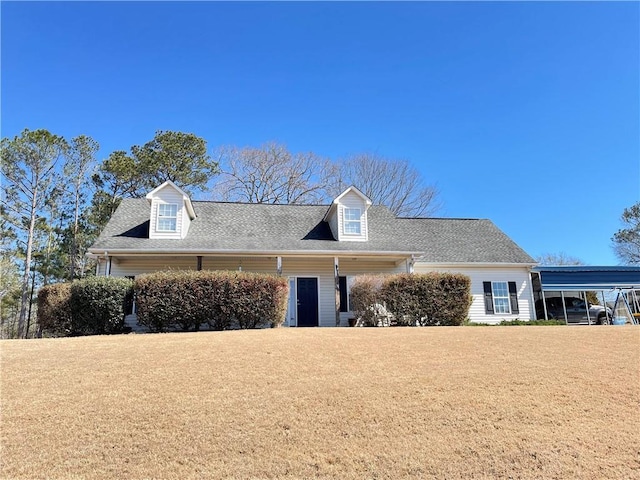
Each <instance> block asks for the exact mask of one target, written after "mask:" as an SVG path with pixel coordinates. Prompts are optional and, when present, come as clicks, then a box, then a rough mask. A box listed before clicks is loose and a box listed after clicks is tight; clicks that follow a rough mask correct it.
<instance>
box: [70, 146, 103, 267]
mask: <svg viewBox="0 0 640 480" xmlns="http://www.w3.org/2000/svg"><path fill="white" fill-rule="evenodd" d="M99 149H100V145H99V144H98V142H96V141H95V140H94V139H92V138H91V137H88V136H86V135H79V136H77V137H75V138H72V139H71V144H70V145H69V149H68V151H67V155H66V156H67V160H66V163H65V167H64V174H65V176H66V177H67V178H68V179H69V184H68V188H69V190H70V193H71V195H72V198H73V205H72V207H73V213H72V215H73V224H72V225H71V245H70V252H69V278H70V279H73V278H75V277H76V275H77V273H78V272H77V269H78V264H79V263H82V260H83V257H84V253H85V252H81V251H80V248H79V241H78V237H79V227H80V209H81V207H82V205H83V202H84V195H85V193H84V192H85V190H86V186H87V185H88V183H89V177H90V175H89V173H90V172H91V171H92V169H93V168H94V165H95V159H96V153H98V150H99Z"/></svg>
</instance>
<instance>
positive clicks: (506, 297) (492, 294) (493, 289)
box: [491, 281, 511, 315]
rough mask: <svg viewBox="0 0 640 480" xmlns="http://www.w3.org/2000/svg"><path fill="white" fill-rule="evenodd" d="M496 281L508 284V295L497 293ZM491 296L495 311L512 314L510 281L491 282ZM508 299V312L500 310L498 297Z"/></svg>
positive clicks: (498, 313)
mask: <svg viewBox="0 0 640 480" xmlns="http://www.w3.org/2000/svg"><path fill="white" fill-rule="evenodd" d="M496 283H503V284H504V285H505V286H506V290H507V294H506V296H498V295H496V289H495V286H496ZM491 297H492V300H493V313H494V314H496V315H511V295H510V294H509V282H503V281H498V282H491ZM498 298H500V299H506V300H507V310H508V311H506V312H499V311H498V305H497V304H496V299H498Z"/></svg>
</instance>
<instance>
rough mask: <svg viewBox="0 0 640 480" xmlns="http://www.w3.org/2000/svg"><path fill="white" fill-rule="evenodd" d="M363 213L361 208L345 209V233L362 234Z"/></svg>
mask: <svg viewBox="0 0 640 480" xmlns="http://www.w3.org/2000/svg"><path fill="white" fill-rule="evenodd" d="M361 215H362V213H361V211H360V209H359V208H349V207H345V209H344V233H345V234H349V235H360V234H361V233H362V221H361V219H360V217H361Z"/></svg>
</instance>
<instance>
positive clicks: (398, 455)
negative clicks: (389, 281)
mask: <svg viewBox="0 0 640 480" xmlns="http://www.w3.org/2000/svg"><path fill="white" fill-rule="evenodd" d="M0 348H1V373H2V378H1V387H2V390H1V395H0V399H1V408H2V417H1V421H2V424H1V429H2V431H1V447H2V450H1V451H0V455H1V467H0V476H1V477H2V478H7V479H13V478H21V479H38V478H53V479H75V478H83V479H84V478H87V479H94V478H95V479H110V478H122V479H128V478H131V479H142V478H158V479H165V478H166V479H188V478H193V479H195V478H443V479H444V478H450V479H457V478H544V479H547V478H581V479H601V478H620V479H630V478H640V433H639V432H640V328H637V327H632V326H626V327H624V326H623V327H490V328H471V327H457V328H445V327H437V328H380V329H374V328H351V329H348V328H339V329H335V328H334V329H284V328H282V329H274V330H262V331H235V332H202V333H184V334H158V335H127V336H103V337H85V338H70V339H45V340H28V341H2V342H1V343H0Z"/></svg>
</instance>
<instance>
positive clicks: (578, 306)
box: [536, 297, 613, 325]
mask: <svg viewBox="0 0 640 480" xmlns="http://www.w3.org/2000/svg"><path fill="white" fill-rule="evenodd" d="M545 303H546V305H547V318H549V319H555V320H565V321H566V322H567V323H574V324H575V323H593V324H596V325H609V324H610V323H611V319H612V317H613V311H612V310H611V309H610V308H609V307H607V308H606V310H605V307H603V306H602V305H597V304H591V303H589V304H588V305H589V315H588V316H587V307H586V305H587V303H586V302H585V300H583V299H581V298H578V297H564V308H563V306H562V297H547V298H545ZM565 312H566V318H565ZM544 313H545V312H544V308H543V305H542V300H538V301H537V302H536V315H537V316H538V318H545V315H544Z"/></svg>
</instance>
